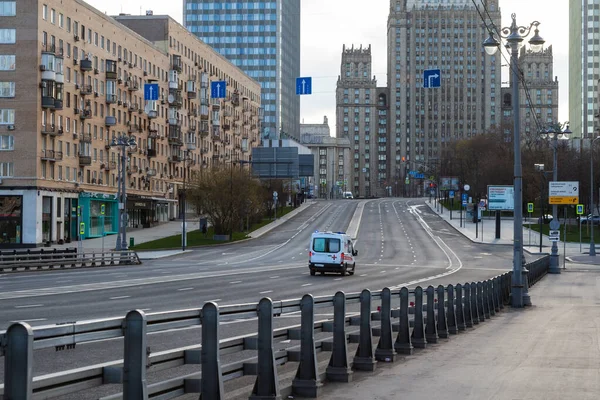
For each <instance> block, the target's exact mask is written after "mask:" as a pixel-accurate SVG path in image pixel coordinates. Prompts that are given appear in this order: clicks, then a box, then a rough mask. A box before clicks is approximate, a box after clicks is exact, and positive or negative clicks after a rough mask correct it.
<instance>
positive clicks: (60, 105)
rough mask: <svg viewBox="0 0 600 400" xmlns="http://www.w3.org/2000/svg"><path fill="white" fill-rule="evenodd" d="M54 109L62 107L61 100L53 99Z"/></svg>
mask: <svg viewBox="0 0 600 400" xmlns="http://www.w3.org/2000/svg"><path fill="white" fill-rule="evenodd" d="M54 109H55V110H62V109H63V101H62V100H58V99H54Z"/></svg>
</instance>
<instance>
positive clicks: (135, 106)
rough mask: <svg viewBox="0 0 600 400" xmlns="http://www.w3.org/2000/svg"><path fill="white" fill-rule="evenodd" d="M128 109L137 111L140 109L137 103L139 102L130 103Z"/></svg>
mask: <svg viewBox="0 0 600 400" xmlns="http://www.w3.org/2000/svg"><path fill="white" fill-rule="evenodd" d="M128 110H129V111H131V112H135V111H137V110H138V105H137V103H129V107H128Z"/></svg>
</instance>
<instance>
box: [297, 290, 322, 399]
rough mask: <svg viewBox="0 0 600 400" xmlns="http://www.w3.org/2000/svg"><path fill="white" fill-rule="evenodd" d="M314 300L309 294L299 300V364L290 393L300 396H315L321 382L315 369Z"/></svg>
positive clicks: (319, 389)
mask: <svg viewBox="0 0 600 400" xmlns="http://www.w3.org/2000/svg"><path fill="white" fill-rule="evenodd" d="M314 308H315V300H314V298H313V297H312V295H310V294H305V295H304V296H302V300H301V301H300V311H301V315H300V319H301V325H300V364H299V365H298V370H297V371H296V377H295V378H294V380H293V381H292V393H293V394H294V395H297V396H302V397H312V398H315V397H317V396H318V395H319V392H320V391H321V387H322V386H323V384H322V383H321V380H320V379H319V372H318V370H317V350H316V348H315V314H314Z"/></svg>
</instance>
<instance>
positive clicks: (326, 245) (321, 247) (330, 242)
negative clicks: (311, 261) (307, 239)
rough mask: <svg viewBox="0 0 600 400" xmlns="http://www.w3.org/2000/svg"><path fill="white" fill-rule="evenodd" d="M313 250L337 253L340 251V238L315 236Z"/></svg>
mask: <svg viewBox="0 0 600 400" xmlns="http://www.w3.org/2000/svg"><path fill="white" fill-rule="evenodd" d="M313 251H314V252H316V253H337V252H339V251H340V239H334V238H314V239H313Z"/></svg>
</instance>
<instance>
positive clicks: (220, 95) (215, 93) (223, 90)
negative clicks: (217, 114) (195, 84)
mask: <svg viewBox="0 0 600 400" xmlns="http://www.w3.org/2000/svg"><path fill="white" fill-rule="evenodd" d="M210 97H211V98H213V99H224V98H225V97H227V82H225V81H215V82H211V83H210Z"/></svg>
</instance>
